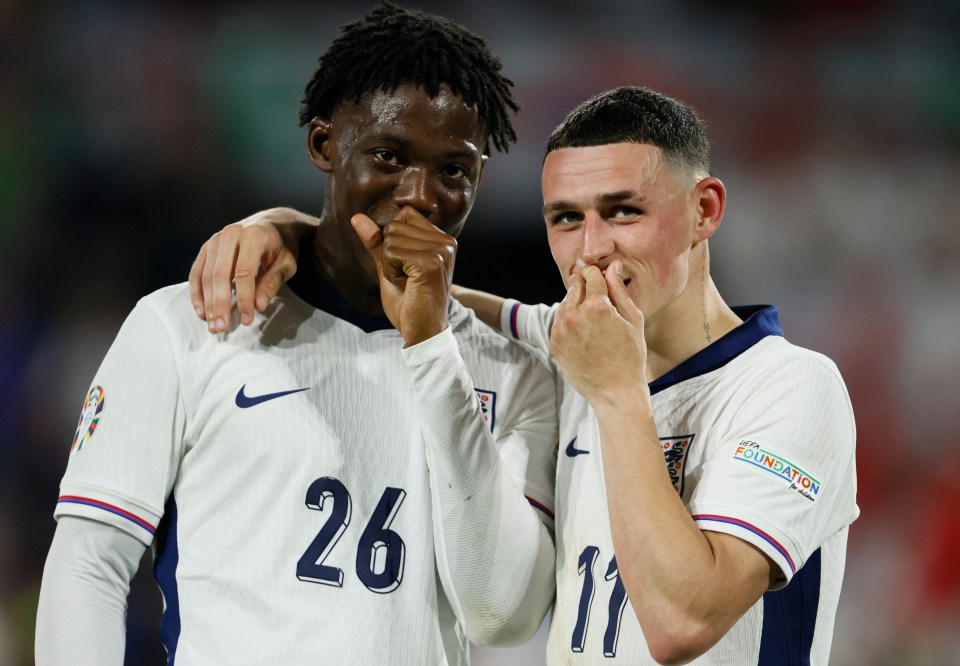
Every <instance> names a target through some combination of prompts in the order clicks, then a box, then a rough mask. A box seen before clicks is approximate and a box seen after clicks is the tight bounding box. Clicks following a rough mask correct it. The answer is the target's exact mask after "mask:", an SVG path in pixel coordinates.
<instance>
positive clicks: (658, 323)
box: [644, 242, 743, 382]
mask: <svg viewBox="0 0 960 666" xmlns="http://www.w3.org/2000/svg"><path fill="white" fill-rule="evenodd" d="M693 255H694V260H693V261H691V267H690V268H691V270H690V276H689V279H688V282H687V286H686V287H685V288H684V290H683V292H682V293H681V294H680V296H678V297H677V299H676V300H675V301H674V302H672V303H670V304H669V305H668V306H667V307H666V308H664V310H662V311H661V312H659V313H657V315H656V316H655V317H653V318H651V319H650V320H649V321H647V322H646V323H645V325H644V336H645V338H646V341H647V381H648V382H650V381H653V380H654V379H656V378H657V377H660V376H662V375H664V374H666V373H667V372H669V371H670V370H672V369H673V368H675V367H676V366H677V365H679V364H680V363H682V362H683V361H685V360H687V359H688V358H690V357H691V356H693V355H694V354H696V353H697V352H699V351H701V350H702V349H705V348H706V347H708V346H710V345H711V344H712V343H714V342H715V341H716V340H719V339H720V338H722V337H723V336H724V335H726V334H727V333H729V332H730V331H732V330H733V329H735V328H736V327H737V326H739V325H740V324H742V323H743V322H742V320H741V319H740V318H739V317H738V316H737V315H736V314H734V312H733V310H731V309H730V306H728V305H727V304H726V302H725V301H724V300H723V297H722V296H721V295H720V292H719V291H718V290H717V287H716V285H715V284H714V283H713V278H711V277H710V258H709V252H708V250H707V244H706V242H702V243H700V245H699V247H695V248H694V249H693Z"/></svg>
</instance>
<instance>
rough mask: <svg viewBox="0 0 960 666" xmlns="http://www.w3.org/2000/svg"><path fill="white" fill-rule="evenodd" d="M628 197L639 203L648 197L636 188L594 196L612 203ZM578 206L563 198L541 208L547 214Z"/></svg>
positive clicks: (598, 200) (595, 199)
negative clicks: (635, 189)
mask: <svg viewBox="0 0 960 666" xmlns="http://www.w3.org/2000/svg"><path fill="white" fill-rule="evenodd" d="M628 199H632V200H634V201H636V202H637V203H641V204H642V203H645V202H646V201H647V198H646V197H645V196H643V195H642V194H640V193H639V192H636V191H634V190H620V191H618V192H604V193H603V194H600V195H597V196H596V197H595V198H594V201H595V202H596V203H597V204H610V203H617V202H620V201H627V200H628ZM578 208H580V206H579V205H578V204H576V203H574V202H572V201H565V200H563V199H561V200H559V201H551V202H550V203H548V204H544V206H543V208H542V209H541V213H542V214H543V215H547V214H548V213H552V212H555V211H558V210H576V209H578Z"/></svg>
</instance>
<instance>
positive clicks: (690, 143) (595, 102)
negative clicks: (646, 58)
mask: <svg viewBox="0 0 960 666" xmlns="http://www.w3.org/2000/svg"><path fill="white" fill-rule="evenodd" d="M611 143H645V144H649V145H651V146H656V147H657V148H659V149H660V150H661V151H663V155H664V157H665V158H666V160H667V162H669V163H671V164H672V165H674V166H675V167H680V168H690V169H692V170H693V171H695V172H702V174H703V175H709V174H710V141H709V140H708V139H707V133H706V130H705V129H704V125H703V121H701V120H700V118H699V117H697V113H696V111H694V110H693V108H691V107H690V106H687V105H686V104H684V103H683V102H680V101H678V100H675V99H673V98H672V97H667V96H666V95H664V94H662V93H659V92H657V91H655V90H650V89H649V88H642V87H639V86H623V87H620V88H614V89H613V90H608V91H607V92H604V93H601V94H599V95H597V96H596V97H592V98H590V99H588V100H587V101H586V102H583V103H582V104H580V105H579V106H578V107H577V108H575V109H574V110H573V111H571V112H570V113H569V114H567V117H566V118H564V120H563V122H562V123H560V125H559V126H558V127H557V129H555V130H553V133H551V134H550V138H549V139H548V140H547V153H548V154H549V153H550V152H551V151H554V150H558V149H560V148H584V147H587V146H605V145H607V144H611Z"/></svg>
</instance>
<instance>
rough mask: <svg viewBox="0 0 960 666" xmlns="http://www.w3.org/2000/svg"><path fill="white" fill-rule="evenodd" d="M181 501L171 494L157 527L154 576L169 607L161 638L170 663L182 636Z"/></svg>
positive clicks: (161, 628)
mask: <svg viewBox="0 0 960 666" xmlns="http://www.w3.org/2000/svg"><path fill="white" fill-rule="evenodd" d="M179 561H180V550H179V548H178V546H177V502H176V500H175V499H174V498H173V495H170V499H169V500H167V506H166V508H165V509H164V513H163V520H161V521H160V526H159V528H158V529H157V554H156V559H155V560H154V562H153V576H154V578H156V579H157V584H158V585H159V586H160V591H161V592H162V593H163V600H164V603H165V604H166V608H165V609H164V611H163V617H162V618H161V620H160V639H161V640H162V641H163V646H164V647H165V648H166V650H167V666H173V664H174V661H175V660H176V657H177V643H178V642H179V640H180V594H179V590H178V588H177V563H178V562H179Z"/></svg>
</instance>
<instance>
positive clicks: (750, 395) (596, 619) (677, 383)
mask: <svg viewBox="0 0 960 666" xmlns="http://www.w3.org/2000/svg"><path fill="white" fill-rule="evenodd" d="M556 307H557V306H552V307H550V306H543V305H540V306H526V305H519V304H518V303H517V302H516V301H508V302H506V303H504V305H503V308H502V309H501V325H502V327H503V332H504V334H508V335H514V336H516V337H518V338H519V339H521V340H526V341H528V342H530V343H531V344H533V345H535V346H538V347H539V348H541V349H546V348H548V345H549V332H550V328H551V326H552V323H553V316H554V313H555V311H556ZM771 312H772V314H771ZM729 336H733V337H734V338H737V339H741V340H746V341H745V342H744V341H741V343H740V344H739V346H738V345H736V344H731V338H730V337H729ZM729 336H725V338H722V339H721V340H719V341H717V342H715V343H714V344H713V345H711V346H710V347H707V348H706V349H705V350H703V351H701V352H700V353H698V354H697V355H696V356H694V357H693V359H691V360H689V361H687V362H684V363H683V364H681V365H680V366H678V368H676V369H675V370H674V371H671V373H668V375H666V376H665V377H664V378H663V379H664V380H666V381H663V382H661V383H660V384H658V382H659V381H660V380H658V382H654V383H653V384H651V393H652V397H651V402H652V406H653V410H654V417H655V419H656V422H657V431H658V435H659V437H660V441H661V445H662V447H663V449H664V456H665V462H666V463H667V465H666V469H667V471H668V473H669V474H670V476H671V479H672V480H673V482H674V486H675V488H676V489H677V491H678V493H680V495H681V497H682V499H683V501H684V503H685V504H686V506H687V508H688V510H689V511H690V513H691V515H692V516H693V517H694V519H695V520H696V522H697V524H698V526H699V527H700V529H702V530H714V531H722V532H726V533H729V534H733V535H734V536H737V537H739V538H741V539H743V540H745V541H747V542H749V543H751V544H753V545H754V546H756V547H757V548H759V549H761V550H762V551H763V552H764V553H766V554H767V555H768V556H769V557H770V558H771V559H772V560H773V561H774V563H776V564H777V566H778V567H779V568H780V569H781V571H782V573H783V577H782V579H781V580H780V581H778V582H777V584H776V585H775V586H774V588H772V591H771V592H768V594H767V595H765V596H764V598H761V599H760V600H759V601H758V602H757V603H756V604H755V605H754V606H753V607H752V608H751V609H750V610H748V611H747V613H746V614H745V615H744V616H743V617H741V619H740V620H739V621H738V622H737V623H736V624H735V625H734V626H733V628H732V629H731V630H730V631H729V632H728V633H727V635H725V636H724V637H723V638H722V639H721V640H720V641H719V642H718V643H717V644H716V645H715V646H714V647H713V648H712V649H710V650H709V651H707V652H706V653H705V654H704V655H702V656H701V657H699V658H698V659H696V660H694V661H692V662H691V663H692V664H697V665H706V664H717V665H719V664H725V665H731V666H740V665H746V664H757V663H758V660H759V659H761V657H764V658H765V659H766V660H767V661H768V662H770V663H788V662H787V658H786V657H784V656H783V655H785V654H789V655H790V658H795V657H796V658H801V657H799V656H797V655H803V658H807V657H808V658H809V663H811V664H814V665H818V664H827V663H828V658H829V652H830V642H831V638H832V634H833V622H834V617H835V614H836V606H837V600H838V597H839V590H840V584H841V581H842V578H843V567H844V560H845V557H844V554H845V545H846V540H847V530H848V526H849V525H850V524H851V523H852V522H853V521H854V520H855V519H856V517H857V515H858V513H859V510H858V508H857V506H856V471H855V467H854V448H855V439H856V433H855V427H854V420H853V412H852V408H851V406H850V401H849V398H848V396H847V392H846V389H845V387H844V384H843V381H842V379H841V377H840V374H839V372H838V371H837V369H836V366H835V365H834V364H833V363H832V362H831V361H830V360H829V359H828V358H826V357H825V356H822V355H820V354H817V353H815V352H812V351H809V350H806V349H802V348H800V347H797V346H794V345H792V344H790V343H789V342H787V341H786V340H785V339H784V338H783V337H781V335H780V334H779V324H777V323H776V314H775V309H773V308H766V309H763V310H760V311H759V313H758V314H757V315H755V316H754V317H752V318H750V319H748V320H746V321H745V323H744V324H742V325H741V326H740V327H738V329H736V330H735V331H734V332H733V333H731V334H729ZM738 336H742V338H741V337H738ZM731 350H732V351H731ZM691 361H692V362H693V365H692V366H691V364H690V363H691ZM718 363H719V365H718ZM691 367H693V368H694V369H693V370H691V369H690V368H691ZM698 367H699V370H698V369H696V368H698ZM561 374H562V373H561ZM556 497H557V515H556V520H557V545H556V547H557V600H556V604H555V607H554V612H553V616H552V622H551V628H550V635H549V639H548V662H549V663H551V664H561V663H562V664H601V663H603V664H608V663H610V661H611V659H616V660H622V661H623V662H624V663H629V664H653V663H655V662H654V661H653V660H652V658H651V657H650V654H649V651H648V650H647V647H646V643H645V641H644V638H643V634H642V631H641V630H640V626H639V623H638V621H637V619H636V616H635V614H634V613H633V610H632V608H631V607H630V603H629V599H625V598H624V597H622V596H618V595H622V590H623V588H622V584H620V583H619V576H618V573H617V568H616V561H615V559H614V557H613V545H612V538H611V534H610V523H609V518H608V515H609V513H608V507H607V502H606V490H605V486H604V478H603V467H602V451H601V447H600V439H599V431H598V426H597V419H596V416H595V415H594V413H593V410H592V409H591V408H590V406H589V404H588V403H587V402H586V401H585V400H584V399H583V397H582V396H580V395H579V394H578V393H577V392H576V391H575V390H574V389H573V388H572V387H571V386H570V385H569V384H567V383H566V382H565V386H564V390H563V398H562V402H561V413H560V452H559V459H558V466H557V489H556ZM638 510H641V509H638ZM811 558H813V559H814V564H813V565H812V566H810V567H809V568H806V570H805V567H806V565H807V563H808V561H809V560H810V559H811ZM682 567H683V563H682V562H677V575H682ZM801 572H805V573H803V575H802V578H803V580H802V581H800V582H798V583H797V585H796V586H792V587H791V586H788V584H789V583H790V582H791V580H793V579H794V578H795V577H797V576H799V575H800V573H801ZM588 578H589V583H588V580H587V579H588ZM589 585H592V586H593V587H592V588H589V587H588V586H589ZM585 586H586V587H585ZM780 588H783V594H784V595H796V596H798V598H799V599H798V600H793V597H790V598H791V601H789V602H786V603H785V609H786V610H785V611H781V610H777V611H776V612H777V613H778V614H783V615H786V616H789V618H790V621H791V622H793V623H794V624H793V625H791V626H792V627H793V628H794V630H795V633H794V634H788V636H787V637H786V638H781V637H780V636H779V634H777V633H776V631H775V625H776V622H775V620H776V619H777V618H774V617H772V616H771V617H769V618H767V617H765V615H764V610H765V608H766V607H767V604H768V603H769V604H771V606H770V607H771V608H772V607H773V604H775V603H777V601H776V600H777V599H778V597H774V596H772V595H774V594H777V592H776V590H778V589H780ZM585 589H590V590H591V591H592V595H593V596H592V597H591V599H592V601H591V602H590V603H585V602H584V597H583V594H584V590H585ZM783 598H785V597H783V596H781V597H779V599H783ZM621 599H623V600H624V601H623V603H622V604H619V600H621ZM591 608H592V609H593V610H592V612H591V610H590V609H591ZM618 613H619V614H618ZM578 624H579V625H580V627H582V629H583V630H582V631H581V630H579V629H578ZM797 634H799V635H801V636H802V638H796V635H797ZM794 639H795V640H794ZM611 652H612V653H613V654H610V653H611ZM771 655H776V656H771ZM779 659H783V661H778V660H779ZM763 663H766V662H763ZM791 663H792V662H791ZM798 663H799V662H798Z"/></svg>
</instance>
